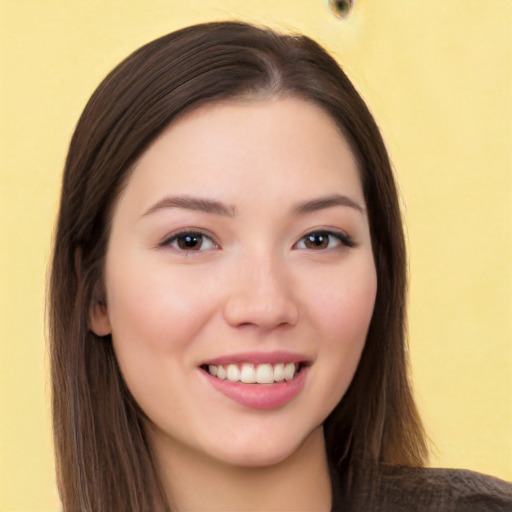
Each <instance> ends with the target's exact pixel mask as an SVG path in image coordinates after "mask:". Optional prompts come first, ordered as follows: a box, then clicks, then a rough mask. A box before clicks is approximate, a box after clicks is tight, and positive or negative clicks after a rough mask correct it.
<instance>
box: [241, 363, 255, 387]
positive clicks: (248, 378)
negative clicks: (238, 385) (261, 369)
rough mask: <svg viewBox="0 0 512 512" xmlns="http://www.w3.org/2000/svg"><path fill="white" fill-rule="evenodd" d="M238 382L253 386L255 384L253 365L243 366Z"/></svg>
mask: <svg viewBox="0 0 512 512" xmlns="http://www.w3.org/2000/svg"><path fill="white" fill-rule="evenodd" d="M240 380H241V381H242V382H243V383H244V384H254V383H255V382H256V370H255V369H254V365H253V364H248V363H246V364H243V365H242V371H241V372H240Z"/></svg>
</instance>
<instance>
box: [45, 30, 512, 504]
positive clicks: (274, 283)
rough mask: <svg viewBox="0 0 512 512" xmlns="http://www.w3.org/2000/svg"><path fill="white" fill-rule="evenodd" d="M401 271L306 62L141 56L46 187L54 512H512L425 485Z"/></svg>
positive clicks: (472, 478) (360, 167)
mask: <svg viewBox="0 0 512 512" xmlns="http://www.w3.org/2000/svg"><path fill="white" fill-rule="evenodd" d="M405 264H406V262H405V248H404V239H403V232H402V226H401V219H400V213H399V208H398V200H397V192H396V188H395V184H394V180H393V176H392V172H391V169H390V164H389V160H388V156H387V153H386V150H385V147H384V144H383V142H382V139H381V136H380V134H379V131H378V129H377V127H376V124H375V122H374V120H373V118H372V116H371V114H370V113H369V112H368V109H367V107H366V105H365V104H364V102H363V101H362V99H361V98H360V97H359V95H358V93H357V92H356V91H355V89H354V88H353V86H352V85H351V83H350V82H349V80H348V79H347V77H346V76H345V75H344V73H343V72H342V71H341V69H340V68H339V67H338V65H337V64H336V63H335V61H334V60H333V59H332V58H331V57H329V56H328V55H327V54H326V53H325V51H324V50H323V49H322V48H321V47H319V46H318V45H317V44H316V43H315V42H313V41H312V40H310V39H309V38H307V37H304V36H290V35H278V34H276V33H274V32H272V31H269V30H266V29H260V28H257V27H254V26H250V25H247V24H243V23H232V22H226V23H211V24H203V25H197V26H193V27H189V28H186V29H183V30H180V31H177V32H174V33H172V34H169V35H167V36H165V37H162V38H160V39H158V40H156V41H154V42H152V43H149V44H148V45H146V46H144V47H142V48H141V49H139V50H137V51H136V52H135V53H133V54H132V55H131V56H130V57H128V58H127V59H126V60H125V61H123V62H122V63H121V64H120V65H119V66H118V67H116V68H115V69H114V70H113V71H112V72H111V73H110V74H109V75H108V76H107V78H106V79H105V80H104V81H103V83H102V84H101V85H100V86H99V88H98V89H97V91H96V92H95V93H94V95H93V96H92V98H91V100H90V101H89V103H88V105H87V107H86V108H85V110H84V113H83V115H82V117H81V119H80V121H79V123H78V125H77V128H76V131H75V134H74V136H73V139H72V141H71V145H70V150H69V154H68V158H67V162H66V169H65V174H64V181H63V187H62V197H61V206H60V213H59V220H58V226H57V233H56V240H55V251H54V258H53V266H52V277H51V286H50V318H51V354H52V379H53V408H54V431H55V446H56V454H57V472H58V480H59V489H60V493H61V497H62V501H63V506H64V510H66V511H68V510H69V511H71V510H87V511H96V510H101V511H103V510H133V511H146V510H147V511H158V510H330V509H333V510H348V509H351V508H352V509H355V510H407V509H409V508H411V507H413V506H414V507H416V508H419V509H420V510H421V508H420V507H419V506H418V504H419V503H424V504H425V506H424V510H444V509H449V510H483V509H485V508H482V507H487V509H489V510H505V509H506V507H510V505H511V504H512V497H511V496H512V492H511V490H510V486H508V484H505V483H503V482H500V481H498V480H495V479H491V478H488V477H481V476H478V475H475V474H470V473H462V472H455V471H452V472H446V471H444V472H443V471H441V470H438V471H436V470H425V469H421V468H423V466H424V464H425V461H426V458H427V451H428V450H427V442H426V439H425V434H424V431H423V427H422V425H421V421H420V419H419V416H418V413H417V410H416V407H415V404H414V401H413V398H412V393H411V387H410V384H409V382H408V378H407V357H406V355H407V354H406V344H405V338H404V325H405V287H406V272H405ZM453 482H464V484H459V485H456V484H454V483H453ZM471 507H473V508H471Z"/></svg>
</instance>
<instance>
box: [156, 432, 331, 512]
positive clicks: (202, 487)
mask: <svg viewBox="0 0 512 512" xmlns="http://www.w3.org/2000/svg"><path fill="white" fill-rule="evenodd" d="M150 438H151V441H152V448H153V451H154V453H155V455H156V460H157V466H158V468H159V472H160V477H161V479H162V483H163V485H164V489H165V491H166V494H167V497H168V501H169V504H170V505H171V509H172V510H176V511H178V510H179V511H180V512H181V511H183V512H185V511H188V510H194V511H220V510H222V511H240V510H243V511H283V510H286V511H290V512H291V511H297V512H298V511H311V510H315V511H319V512H321V511H329V510H330V507H331V484H330V478H329V470H328V465H327V456H326V452H325V441H324V435H323V429H322V427H319V428H317V429H316V430H315V431H313V432H312V433H311V434H310V435H309V437H308V438H307V439H306V440H305V441H304V443H303V444H302V445H301V446H300V447H299V448H298V449H297V450H296V451H295V452H294V453H293V454H292V455H291V456H290V457H288V458H287V459H286V460H284V461H281V462H279V463H277V464H274V465H272V466H265V467H240V466H233V465H230V464H225V463H223V462H220V461H217V460H212V459H209V458H207V457H206V456H204V455H202V454H198V453H197V452H192V451H191V450H190V449H188V448H187V447H184V446H178V447H176V445H174V444H173V446H172V448H170V447H166V446H165V443H164V442H163V441H162V440H158V439H157V438H154V437H153V436H151V435H150Z"/></svg>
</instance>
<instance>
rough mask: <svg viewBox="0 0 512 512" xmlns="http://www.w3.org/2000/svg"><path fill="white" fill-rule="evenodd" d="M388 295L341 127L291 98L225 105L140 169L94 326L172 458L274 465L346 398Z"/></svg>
mask: <svg viewBox="0 0 512 512" xmlns="http://www.w3.org/2000/svg"><path fill="white" fill-rule="evenodd" d="M376 288H377V279H376V272H375V266H374V261H373V254H372V249H371V240H370V234H369V227H368V219H367V215H366V207H365V202H364V197H363V192H362V188H361V183H360V179H359V175H358V169H357V166H356V161H355V159H354V155H353V154H352V152H351V151H350V149H349V146H348V144H347V142H346V141H345V140H344V138H343V137H342V135H341V133H340V131H339V130H338V128H337V127H336V125H335V123H334V122H333V121H332V119H331V118H330V117H329V116H328V115H327V114H325V113H324V112H323V111H322V110H320V109H319V108H318V107H316V106H314V105H312V104H311V103H307V102H305V101H303V100H299V99H293V98H281V99H273V100H267V101H252V102H249V101H247V102H223V103H217V104H213V105H209V106H206V107H203V108H200V109H198V110H195V111H193V112H192V113H189V114H187V115H185V116H184V117H183V118H181V119H180V120H178V121H177V122H176V123H175V124H173V125H172V126H171V127H170V128H168V129H167V130H166V131H165V132H164V133H163V135H161V136H160V137H159V138H158V139H157V140H156V141H155V142H154V143H153V144H152V146H151V147H150V148H149V149H148V150H147V151H146V152H145V153H144V155H143V156H142V157H141V158H140V160H139V161H138V163H137V165H136V167H135V170H134V172H133V174H132V176H131V177H130V179H129V181H128V183H127V186H126V188H125V190H124V192H123V193H122V195H121V196H120V198H119V200H118V203H117V204H116V207H115V210H114V215H113V221H112V230H111V237H110V241H109V246H108V251H107V257H106V267H105V291H106V299H107V308H106V310H103V311H101V310H99V309H98V308H96V309H95V313H93V316H92V320H91V326H92V328H93V330H95V331H96V332H97V333H98V334H107V333H108V332H111V333H112V340H113V344H114V349H115V353H116V355H117V358H118V362H119V366H120V369H121V372H122V374H123V377H124V379H125V381H126V384H127V386H128V388H129V390H130V391H131V393H132V395H133V397H134V398H135V400H136V401H137V403H138V404H139V406H140V407H141V409H142V410H143V411H144V412H145V414H146V415H147V417H148V418H149V420H150V422H151V423H152V424H153V426H154V428H152V429H150V431H151V432H152V434H151V435H153V436H155V437H156V438H157V442H158V443H159V446H168V447H169V449H172V448H173V447H174V448H178V447H180V448H186V449H187V450H189V451H191V452H190V453H197V454H199V455H201V456H207V457H211V458H213V459H215V460H218V461H223V462H225V463H229V464H235V465H247V466H258V465H267V464H273V463H277V462H279V461H282V460H284V459H285V458H287V457H288V456H290V455H291V454H293V453H294V452H295V451H296V450H297V449H298V447H299V446H301V444H302V443H303V442H304V441H305V440H306V439H307V438H308V436H310V435H311V434H312V433H313V432H315V431H318V430H317V429H319V428H321V425H322V423H323V421H324V420H325V418H326V417H327V416H328V414H329V413H330V412H331V411H332V410H333V408H334V407H335V405H336V404H337V403H338V402H339V401H340V399H341V398H342V396H343V395H344V393H345V391H346V390H347V387H348V385H349V383H350V381H351V380H352V377H353V375H354V372H355V370H356V367H357V364H358V361H359V358H360V355H361V351H362V349H363V346H364V343H365V338H366V334H367V330H368V326H369V322H370V319H371V316H372V311H373V305H374V299H375V294H376ZM215 374H216V376H215Z"/></svg>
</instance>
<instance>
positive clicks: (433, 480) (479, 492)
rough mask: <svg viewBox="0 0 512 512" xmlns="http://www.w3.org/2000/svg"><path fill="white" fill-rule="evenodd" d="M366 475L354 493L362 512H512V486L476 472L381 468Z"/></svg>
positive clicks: (367, 470)
mask: <svg viewBox="0 0 512 512" xmlns="http://www.w3.org/2000/svg"><path fill="white" fill-rule="evenodd" d="M363 473H364V475H363V474H362V473H360V475H359V476H362V477H363V478H358V479H357V480H358V481H359V482H360V485H356V488H355V489H354V491H355V493H354V499H355V502H356V503H358V504H361V505H362V504H364V508H361V510H379V511H385V512H401V511H404V512H405V511H410V510H415V511H417V512H434V511H435V512H439V511H443V512H484V511H485V512H511V511H512V484H511V483H509V482H505V481H503V480H500V479H498V478H494V477H492V476H488V475H483V474H481V473H476V472H474V471H467V470H460V469H441V468H409V467H396V466H378V467H373V468H371V469H370V468H366V469H365V470H363ZM361 505H359V507H360V506H361ZM359 507H358V508H356V510H359V509H360V508H359Z"/></svg>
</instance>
